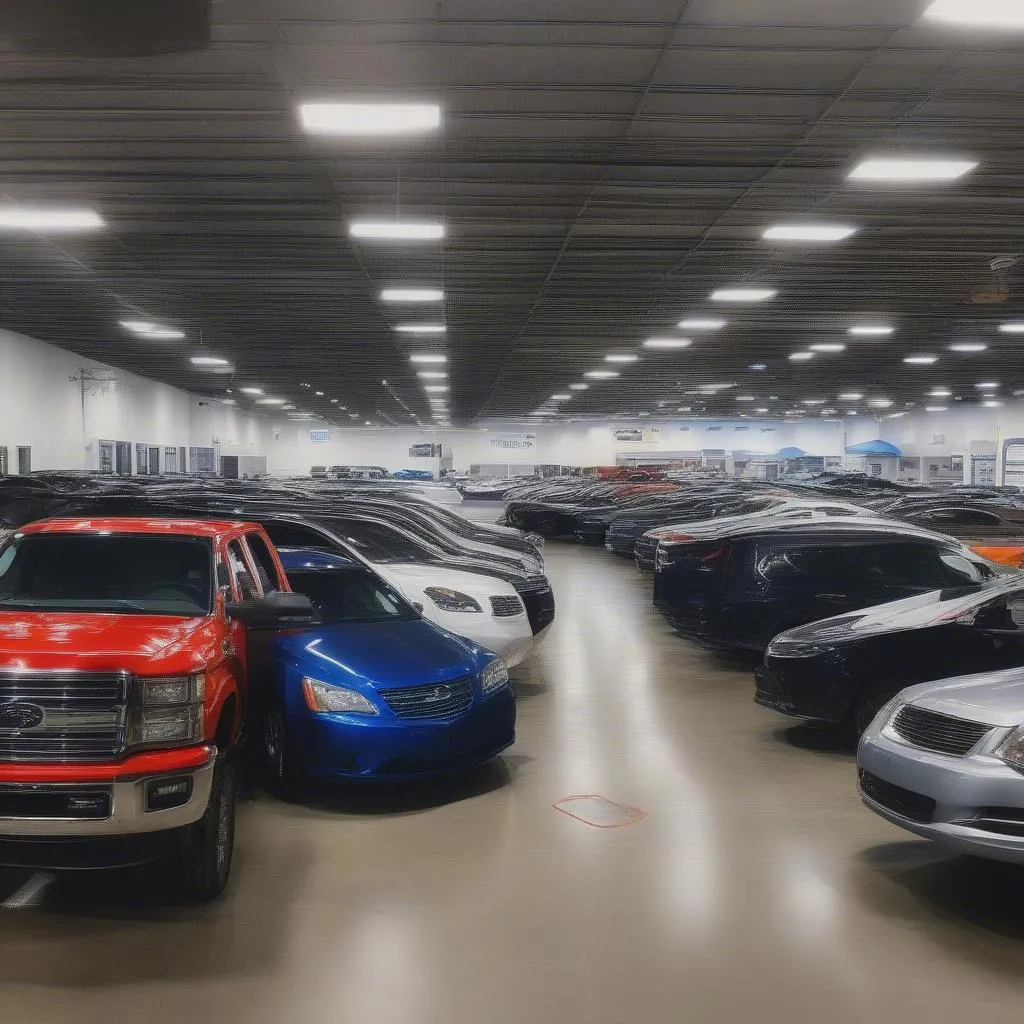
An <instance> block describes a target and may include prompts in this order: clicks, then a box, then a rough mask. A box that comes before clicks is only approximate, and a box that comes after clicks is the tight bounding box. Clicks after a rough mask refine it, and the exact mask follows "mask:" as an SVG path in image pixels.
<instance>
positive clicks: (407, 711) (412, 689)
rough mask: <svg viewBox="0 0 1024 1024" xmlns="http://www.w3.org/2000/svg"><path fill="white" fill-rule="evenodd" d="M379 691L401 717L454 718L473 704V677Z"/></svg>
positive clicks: (385, 701) (386, 702) (388, 704)
mask: <svg viewBox="0 0 1024 1024" xmlns="http://www.w3.org/2000/svg"><path fill="white" fill-rule="evenodd" d="M377 692H378V693H379V694H380V696H381V697H382V698H383V700H384V703H385V704H387V706H388V707H389V708H391V710H392V711H394V713H395V714H396V715H397V716H398V717H399V718H452V717H454V716H455V715H461V714H463V713H464V712H466V711H468V710H469V708H470V707H471V706H472V704H473V680H472V679H471V678H470V677H469V676H463V677H462V678H461V679H449V680H448V681H447V682H444V683H428V684H427V685H426V686H402V687H398V688H396V689H394V690H378V691H377Z"/></svg>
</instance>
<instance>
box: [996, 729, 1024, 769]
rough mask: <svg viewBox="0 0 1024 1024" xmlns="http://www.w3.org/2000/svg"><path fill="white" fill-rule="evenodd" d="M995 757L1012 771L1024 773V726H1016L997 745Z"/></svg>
mask: <svg viewBox="0 0 1024 1024" xmlns="http://www.w3.org/2000/svg"><path fill="white" fill-rule="evenodd" d="M996 757H998V758H999V760H1000V761H1002V762H1003V764H1006V765H1009V767H1011V768H1012V769H1013V770H1014V771H1017V772H1022V773H1024V725H1019V726H1017V728H1016V729H1014V730H1013V732H1011V733H1010V735H1009V736H1007V737H1006V739H1005V740H1003V742H1002V743H1000V744H999V749H998V750H997V751H996Z"/></svg>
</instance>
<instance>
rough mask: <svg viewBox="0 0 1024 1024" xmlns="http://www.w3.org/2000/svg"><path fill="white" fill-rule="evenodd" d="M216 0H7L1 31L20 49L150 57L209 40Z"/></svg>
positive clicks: (201, 46) (1, 10) (2, 8)
mask: <svg viewBox="0 0 1024 1024" xmlns="http://www.w3.org/2000/svg"><path fill="white" fill-rule="evenodd" d="M210 3H211V0H3V2H2V3H0V32H2V33H4V34H5V35H7V36H8V37H9V39H10V41H11V45H12V46H13V47H14V49H16V50H20V51H23V52H29V53H52V54H59V55H62V56H68V57H146V56H151V55H154V54H160V53H180V52H182V51H186V50H202V49H205V48H206V47H207V46H208V45H209V43H210Z"/></svg>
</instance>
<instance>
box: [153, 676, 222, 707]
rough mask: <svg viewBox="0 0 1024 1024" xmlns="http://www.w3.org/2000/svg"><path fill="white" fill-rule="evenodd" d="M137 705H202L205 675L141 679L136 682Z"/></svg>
mask: <svg viewBox="0 0 1024 1024" xmlns="http://www.w3.org/2000/svg"><path fill="white" fill-rule="evenodd" d="M138 686H139V703H140V704H142V705H143V706H144V707H153V706H159V705H164V706H166V705H168V704H194V703H200V704H201V703H202V701H203V698H204V697H205V696H206V675H205V674H204V673H202V672H196V673H194V674H193V675H190V676H158V677H154V678H148V679H147V678H145V677H142V678H140V679H139V680H138Z"/></svg>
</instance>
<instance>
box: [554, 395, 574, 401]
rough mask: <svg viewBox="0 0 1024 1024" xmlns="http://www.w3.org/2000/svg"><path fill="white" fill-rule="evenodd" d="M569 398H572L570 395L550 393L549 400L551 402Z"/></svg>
mask: <svg viewBox="0 0 1024 1024" xmlns="http://www.w3.org/2000/svg"><path fill="white" fill-rule="evenodd" d="M570 398H572V395H552V396H551V401H552V402H568V401H569V399H570Z"/></svg>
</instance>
